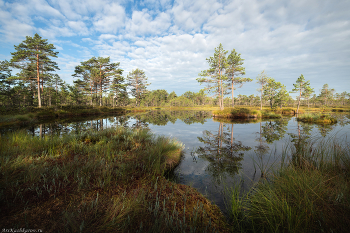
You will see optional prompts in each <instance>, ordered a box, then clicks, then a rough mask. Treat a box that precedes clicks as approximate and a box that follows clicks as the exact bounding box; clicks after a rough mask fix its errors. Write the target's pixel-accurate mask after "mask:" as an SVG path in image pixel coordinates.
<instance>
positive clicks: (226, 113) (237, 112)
mask: <svg viewBox="0 0 350 233" xmlns="http://www.w3.org/2000/svg"><path fill="white" fill-rule="evenodd" d="M213 115H214V116H215V117H221V118H231V119H249V118H268V119H274V118H281V114H277V113H275V111H270V110H263V111H260V110H257V109H254V108H225V109H224V110H217V111H213Z"/></svg>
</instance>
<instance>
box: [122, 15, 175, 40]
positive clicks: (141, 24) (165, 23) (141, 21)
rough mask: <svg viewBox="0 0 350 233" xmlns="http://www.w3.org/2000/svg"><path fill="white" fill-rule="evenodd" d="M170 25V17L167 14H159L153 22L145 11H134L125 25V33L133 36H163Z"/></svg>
mask: <svg viewBox="0 0 350 233" xmlns="http://www.w3.org/2000/svg"><path fill="white" fill-rule="evenodd" d="M170 25H171V20H170V15H169V14H167V13H164V12H161V13H159V14H158V16H157V17H155V19H154V20H153V19H152V16H151V15H150V14H149V13H148V12H147V11H146V10H143V11H134V12H133V13H132V18H131V19H130V20H129V22H128V23H127V25H126V31H127V32H129V33H132V34H134V35H149V34H151V35H157V34H164V32H165V31H166V30H167V29H168V28H169V27H170Z"/></svg>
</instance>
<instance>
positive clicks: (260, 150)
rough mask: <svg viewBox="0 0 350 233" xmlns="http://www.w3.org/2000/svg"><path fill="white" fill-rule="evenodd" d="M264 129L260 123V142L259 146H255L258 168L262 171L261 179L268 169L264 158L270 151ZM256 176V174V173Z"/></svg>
mask: <svg viewBox="0 0 350 233" xmlns="http://www.w3.org/2000/svg"><path fill="white" fill-rule="evenodd" d="M262 129H263V127H262V122H260V128H259V132H258V134H259V138H258V139H257V141H258V142H259V144H258V145H257V146H255V150H254V152H255V153H256V157H257V159H258V161H257V162H258V164H257V165H258V167H259V168H260V171H261V177H263V176H264V173H265V172H266V171H265V170H266V168H265V165H264V157H265V155H266V154H267V152H268V151H269V149H270V148H269V146H268V145H267V142H266V140H264V139H263V130H262ZM254 176H255V173H254Z"/></svg>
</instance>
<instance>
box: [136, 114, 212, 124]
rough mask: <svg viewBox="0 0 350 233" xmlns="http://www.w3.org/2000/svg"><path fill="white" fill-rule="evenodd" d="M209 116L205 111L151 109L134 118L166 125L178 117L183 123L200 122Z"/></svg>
mask: <svg viewBox="0 0 350 233" xmlns="http://www.w3.org/2000/svg"><path fill="white" fill-rule="evenodd" d="M209 117H210V114H209V112H206V111H151V112H147V113H143V114H138V115H136V116H135V118H137V119H140V120H141V121H142V122H147V123H150V124H153V125H166V124H168V122H171V123H173V124H174V123H175V122H176V120H177V119H180V120H181V121H183V122H184V123H185V124H188V125H190V124H193V123H202V124H204V122H205V121H206V119H207V118H209Z"/></svg>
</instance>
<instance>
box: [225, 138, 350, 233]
mask: <svg viewBox="0 0 350 233" xmlns="http://www.w3.org/2000/svg"><path fill="white" fill-rule="evenodd" d="M283 158H284V163H282V166H281V167H280V169H277V170H275V171H274V172H273V173H271V174H270V175H268V176H267V177H266V179H261V181H260V182H259V183H258V184H257V185H256V186H254V187H253V188H252V190H251V191H250V192H249V193H247V194H246V195H245V196H244V198H243V199H239V201H237V200H238V199H237V191H236V190H234V191H233V192H232V203H233V204H232V212H233V213H236V215H235V217H234V218H233V221H232V223H231V224H232V229H236V230H237V229H239V231H240V232H347V231H348V230H349V226H350V218H349V216H350V145H349V143H348V142H346V141H339V140H335V139H332V140H327V141H317V142H315V141H312V140H302V141H299V142H298V143H297V144H294V145H291V146H290V147H289V149H288V150H285V152H284V155H283ZM237 210H241V211H240V212H238V213H237ZM236 223H238V224H236Z"/></svg>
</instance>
